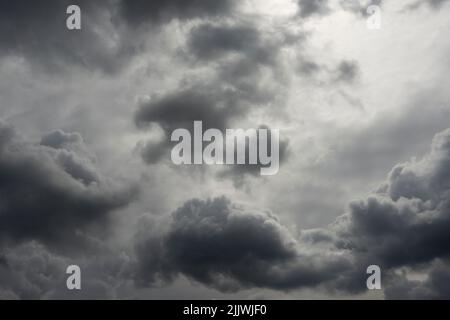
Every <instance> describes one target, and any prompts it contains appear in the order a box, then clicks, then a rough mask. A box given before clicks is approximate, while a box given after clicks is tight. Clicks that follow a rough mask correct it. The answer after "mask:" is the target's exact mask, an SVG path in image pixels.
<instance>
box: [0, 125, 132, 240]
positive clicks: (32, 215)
mask: <svg viewBox="0 0 450 320" xmlns="http://www.w3.org/2000/svg"><path fill="white" fill-rule="evenodd" d="M74 144H75V145H78V148H79V149H86V146H85V145H84V143H83V141H82V138H81V136H80V135H79V134H76V133H75V134H66V133H64V132H62V131H56V132H53V133H51V134H49V135H46V136H44V137H43V139H42V142H41V144H35V143H29V142H26V141H24V140H23V139H22V138H21V137H20V136H19V134H18V133H17V132H16V131H15V130H14V128H12V127H11V126H9V125H7V124H6V123H4V122H0V191H1V192H0V208H1V210H0V243H1V242H23V241H26V240H37V241H39V242H42V243H44V244H46V245H48V246H50V247H53V248H57V249H61V248H64V247H76V246H78V245H86V244H87V243H88V242H89V241H88V239H89V237H88V236H86V234H85V233H86V232H87V230H88V229H89V227H92V226H95V225H97V226H102V228H104V227H106V226H107V224H106V223H107V222H108V217H109V213H110V212H111V211H113V210H116V209H119V208H122V207H124V206H125V205H127V204H128V203H129V202H130V201H132V200H133V188H130V187H128V186H121V185H118V184H117V183H113V182H112V181H110V180H109V179H106V178H104V177H103V176H102V174H101V173H99V172H98V171H97V170H96V169H95V166H94V163H92V159H91V158H89V157H86V156H85V155H83V154H78V153H76V152H75V151H73V150H72V148H71V147H70V145H74ZM74 149H76V148H75V146H74Z"/></svg>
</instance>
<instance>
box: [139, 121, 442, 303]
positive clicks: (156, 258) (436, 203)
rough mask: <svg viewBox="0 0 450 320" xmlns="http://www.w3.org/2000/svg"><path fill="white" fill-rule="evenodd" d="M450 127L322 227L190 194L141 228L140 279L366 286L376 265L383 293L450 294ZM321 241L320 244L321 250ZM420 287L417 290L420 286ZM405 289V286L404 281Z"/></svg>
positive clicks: (229, 287)
mask: <svg viewBox="0 0 450 320" xmlns="http://www.w3.org/2000/svg"><path fill="white" fill-rule="evenodd" d="M449 168H450V129H447V130H445V131H443V132H441V133H439V134H437V135H436V136H435V138H434V139H433V143H432V147H431V151H430V152H429V153H428V154H427V155H425V156H424V157H423V158H422V159H421V160H414V159H413V160H411V161H408V162H405V163H402V164H398V165H397V166H395V167H394V168H393V169H392V171H391V172H390V174H389V176H388V179H387V181H386V182H385V183H384V184H383V185H381V186H380V188H379V189H378V190H377V191H376V192H374V193H373V194H371V195H369V196H368V197H367V199H364V200H360V201H354V202H352V203H351V204H350V206H349V212H348V213H346V214H344V215H342V216H340V217H339V218H338V219H337V220H336V222H335V223H334V224H332V225H331V226H330V227H328V228H323V229H314V230H304V231H302V232H301V236H300V238H296V237H294V236H293V235H292V233H291V231H290V230H288V229H287V228H286V227H284V226H283V225H282V224H281V223H280V221H279V220H278V219H277V218H276V216H275V215H273V214H272V213H270V212H254V211H251V210H246V209H244V208H242V207H241V206H238V205H235V204H232V203H231V201H230V200H228V199H226V198H216V199H212V200H206V201H202V200H198V199H194V200H190V201H188V202H186V203H185V204H184V205H183V206H181V207H180V208H179V209H177V210H176V211H175V212H174V213H173V215H172V220H171V222H170V224H169V226H168V228H167V229H166V230H165V231H164V232H162V233H161V234H159V235H158V236H155V235H154V234H153V235H152V236H150V237H148V236H147V237H146V235H145V232H144V233H143V234H140V236H139V237H138V242H137V246H136V248H137V249H136V250H137V256H138V266H139V267H138V270H139V272H138V273H137V274H138V277H137V281H138V283H140V284H141V285H142V284H143V285H149V284H150V285H151V284H154V283H156V282H158V281H170V280H173V279H174V278H175V277H176V276H177V275H179V274H183V275H185V276H188V277H189V278H192V279H194V280H196V281H198V282H201V283H203V284H206V285H208V286H212V287H214V288H216V289H218V290H222V291H235V290H240V289H243V288H248V287H266V288H272V289H278V290H289V289H298V288H304V287H318V286H320V287H322V288H325V289H328V290H331V291H344V292H350V293H356V292H362V291H363V290H365V279H366V268H367V266H369V265H371V264H376V265H379V266H380V267H381V268H382V270H383V272H385V274H386V277H385V278H384V279H385V280H384V281H385V282H384V284H383V285H384V287H385V288H386V297H388V298H389V297H399V294H400V293H401V296H403V297H413V296H415V293H414V290H416V291H417V290H419V289H420V290H425V289H426V290H427V291H426V293H427V294H426V295H425V294H424V293H423V292H422V291H421V292H422V294H421V296H424V297H433V298H436V297H438V298H442V297H448V290H442V286H439V285H438V283H439V281H437V279H441V278H445V277H446V276H447V275H448V274H449V273H448V264H447V263H446V262H440V263H437V262H436V261H439V260H441V261H446V259H447V258H448V256H449V254H450V246H449V245H448V244H449V243H450V236H449V234H450V232H449V231H450V216H449V214H448V213H449V212H450V210H449V204H450V183H448V181H449V179H448V177H449V175H450V169H449ZM318 248H320V249H318ZM424 265H425V266H426V265H429V266H430V265H431V266H432V267H431V269H430V272H429V274H428V278H427V279H426V280H424V281H422V282H411V281H410V280H407V279H406V278H401V277H399V276H398V275H396V273H395V271H396V270H397V269H399V268H410V269H411V270H414V269H415V268H419V269H420V268H422V269H423V268H424ZM418 288H419V289H418ZM407 289H408V290H409V291H408V290H407Z"/></svg>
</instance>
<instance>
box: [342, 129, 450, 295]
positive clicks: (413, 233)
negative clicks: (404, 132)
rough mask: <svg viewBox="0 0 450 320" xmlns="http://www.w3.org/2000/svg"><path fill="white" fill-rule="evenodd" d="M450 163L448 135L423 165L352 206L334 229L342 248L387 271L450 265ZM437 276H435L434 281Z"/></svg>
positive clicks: (410, 165)
mask: <svg viewBox="0 0 450 320" xmlns="http://www.w3.org/2000/svg"><path fill="white" fill-rule="evenodd" d="M449 162H450V129H447V130H445V131H443V132H441V133H439V134H437V135H436V136H435V138H434V139H433V143H432V147H431V151H430V152H429V153H428V154H427V155H425V156H424V157H423V158H422V159H421V160H411V161H409V162H405V163H402V164H398V165H397V166H395V167H394V168H393V169H392V171H391V172H390V174H389V177H388V180H387V181H386V183H385V184H383V185H382V186H380V188H379V189H378V191H377V192H376V193H374V194H373V195H371V196H369V197H368V198H367V199H365V200H361V201H355V202H352V203H351V204H350V211H349V213H348V214H346V215H344V216H341V217H340V218H339V219H338V220H337V222H336V224H335V230H337V237H338V238H337V240H335V243H336V244H337V246H338V247H339V248H345V249H347V250H350V251H351V252H352V254H353V255H354V256H355V257H357V258H358V259H364V260H365V261H369V262H371V263H373V264H378V265H380V266H381V267H382V268H386V269H394V268H398V267H415V266H419V265H421V264H424V263H431V262H433V261H434V260H435V259H439V258H443V259H446V258H447V257H448V256H449V254H450V246H449V245H448V244H449V243H450V236H449V230H450V216H449V214H448V212H449V203H450V202H449V200H450V198H449V194H450V193H449V191H450V183H449V182H448V181H449V177H450V176H449V174H450V170H449V169H448V168H449ZM439 274H441V273H439ZM434 276H435V275H434V274H433V273H431V274H430V277H431V278H430V280H429V281H432V282H433V281H434V280H433V277H434ZM413 287H414V286H412V287H411V290H413ZM392 290H394V289H392ZM392 294H393V295H394V293H392Z"/></svg>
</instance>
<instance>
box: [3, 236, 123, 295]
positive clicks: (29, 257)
mask: <svg viewBox="0 0 450 320" xmlns="http://www.w3.org/2000/svg"><path fill="white" fill-rule="evenodd" d="M0 250H1V249H0ZM0 257H2V259H3V260H4V261H5V263H0V299H115V298H116V299H117V298H118V297H124V296H123V295H125V297H127V289H126V288H125V287H126V286H127V285H126V282H124V280H125V281H126V279H127V278H129V275H127V271H126V269H127V268H126V263H127V262H128V260H127V256H126V255H124V254H123V253H117V252H112V251H111V250H109V249H108V248H107V247H103V248H102V250H101V251H98V252H96V256H95V259H92V256H90V257H87V258H80V257H79V256H77V257H76V258H73V257H72V258H71V257H68V256H67V252H65V254H64V255H58V254H56V253H55V252H51V251H49V250H47V248H46V247H45V246H43V245H42V244H39V243H37V242H36V241H30V242H25V243H22V244H20V245H17V246H9V247H8V248H6V249H4V251H3V255H1V253H0ZM73 264H75V265H78V266H79V267H80V268H81V275H82V281H81V288H82V290H67V287H66V279H67V276H68V275H67V274H66V268H67V267H68V266H69V265H73Z"/></svg>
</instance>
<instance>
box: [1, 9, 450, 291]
mask: <svg viewBox="0 0 450 320" xmlns="http://www.w3.org/2000/svg"><path fill="white" fill-rule="evenodd" d="M75 3H76V4H78V5H79V7H80V8H81V22H82V29H81V30H68V29H67V27H66V19H67V17H68V15H67V14H66V8H67V6H69V5H70V4H75ZM370 4H375V5H378V6H379V7H380V9H381V28H380V29H376V30H372V29H369V28H368V27H367V24H366V20H367V19H368V14H367V12H366V9H367V7H368V6H369V5H370ZM449 28H450V1H447V0H401V1H398V0H397V1H394V0H383V1H381V0H378V1H372V2H371V1H364V0H246V1H239V0H220V1H212V0H164V1H146V0H133V1H131V0H130V1H126V0H99V1H88V0H78V1H68V0H67V1H66V0H46V1H24V0H15V1H8V0H0V298H3V299H6V298H8V299H15V298H19V299H20V298H22V299H24V298H25V299H29V298H31V299H55V298H68V299H70V298H119V299H122V298H123V299H130V298H132V299H134V298H138V299H147V298H149V299H171V298H176V299H183V298H203V299H210V298H237V299H241V298H242V299H255V298H268V299H305V298H307V299H315V298H325V299H328V298H331V299H333V298H339V299H342V298H348V299H355V298H361V299H392V298H394V299H396V298H401V299H417V298H432V299H433V298H434V299H436V298H450V285H448V283H449V280H450V258H449V255H450V91H449V90H448V88H449V87H450V60H449V57H450V41H449V40H448V39H449V37H448V30H449ZM195 120H201V121H203V126H204V128H218V129H221V130H225V129H226V128H246V129H247V128H260V127H267V128H274V129H279V130H280V170H279V172H278V174H276V175H273V176H261V175H260V174H259V170H255V166H242V165H241V166H238V165H227V166H223V165H216V166H214V165H213V166H207V165H197V166H189V165H184V166H183V165H182V166H176V165H174V164H173V163H172V162H171V160H170V151H171V147H172V144H171V143H170V141H169V138H170V134H171V132H172V131H173V130H174V129H176V128H187V129H190V128H191V127H192V124H193V121H195ZM256 169H258V168H256ZM70 264H76V265H79V266H80V268H81V270H82V290H80V291H69V290H67V288H66V276H67V275H66V267H67V266H68V265H70ZM372 264H376V265H379V266H380V267H381V270H382V290H375V291H369V290H367V287H366V278H367V274H366V268H367V266H369V265H372Z"/></svg>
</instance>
